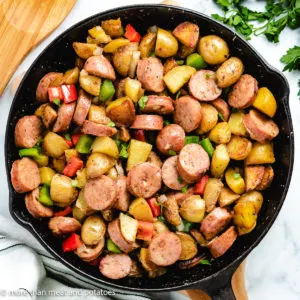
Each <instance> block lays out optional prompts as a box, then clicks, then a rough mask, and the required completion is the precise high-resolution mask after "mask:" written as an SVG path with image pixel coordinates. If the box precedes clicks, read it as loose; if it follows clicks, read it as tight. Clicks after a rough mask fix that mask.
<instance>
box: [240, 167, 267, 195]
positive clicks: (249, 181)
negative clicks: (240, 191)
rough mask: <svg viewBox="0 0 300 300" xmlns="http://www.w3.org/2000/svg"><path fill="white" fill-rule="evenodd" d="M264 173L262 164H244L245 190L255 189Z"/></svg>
mask: <svg viewBox="0 0 300 300" xmlns="http://www.w3.org/2000/svg"><path fill="white" fill-rule="evenodd" d="M264 173H265V167H264V166H246V167H245V172H244V174H245V184H246V192H249V191H252V190H255V189H256V187H257V186H258V185H259V184H260V183H261V181H262V179H263V177H264Z"/></svg>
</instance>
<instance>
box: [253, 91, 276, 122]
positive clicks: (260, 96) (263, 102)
mask: <svg viewBox="0 0 300 300" xmlns="http://www.w3.org/2000/svg"><path fill="white" fill-rule="evenodd" d="M252 105H253V106H254V107H255V108H256V109H258V110H259V111H261V112H262V113H264V114H266V115H267V116H269V117H270V118H273V117H274V115H275V113H276V110H277V103H276V99H275V97H274V95H273V94H272V92H271V91H270V90H269V89H268V88H266V87H261V88H260V89H259V90H258V92H257V94H256V97H255V100H254V102H253V104H252Z"/></svg>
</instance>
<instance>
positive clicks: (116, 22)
mask: <svg viewBox="0 0 300 300" xmlns="http://www.w3.org/2000/svg"><path fill="white" fill-rule="evenodd" d="M101 27H102V28H103V29H104V31H105V32H106V33H107V34H108V35H110V36H111V37H112V38H115V37H120V36H122V35H123V33H124V29H123V27H122V22H121V19H120V18H118V19H110V20H105V21H102V22H101Z"/></svg>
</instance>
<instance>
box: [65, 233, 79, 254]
mask: <svg viewBox="0 0 300 300" xmlns="http://www.w3.org/2000/svg"><path fill="white" fill-rule="evenodd" d="M81 245H82V242H81V240H80V236H79V235H78V234H76V233H72V234H71V235H70V236H69V237H68V238H67V239H65V240H64V242H63V244H62V248H63V251H64V252H70V251H73V250H76V249H77V248H79V247H80V246H81Z"/></svg>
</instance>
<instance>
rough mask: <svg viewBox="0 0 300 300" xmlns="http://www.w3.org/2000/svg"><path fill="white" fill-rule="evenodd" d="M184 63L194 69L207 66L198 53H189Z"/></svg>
mask: <svg viewBox="0 0 300 300" xmlns="http://www.w3.org/2000/svg"><path fill="white" fill-rule="evenodd" d="M186 64H187V65H188V66H190V67H193V68H195V69H196V70H200V69H203V68H206V67H207V64H206V62H205V61H204V59H203V58H202V56H201V55H200V54H198V53H193V54H190V55H189V56H188V57H187V59H186Z"/></svg>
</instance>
